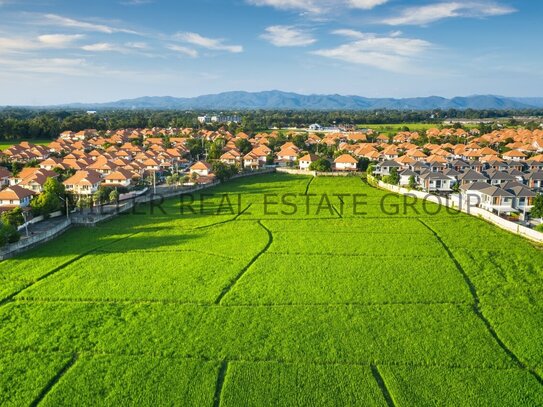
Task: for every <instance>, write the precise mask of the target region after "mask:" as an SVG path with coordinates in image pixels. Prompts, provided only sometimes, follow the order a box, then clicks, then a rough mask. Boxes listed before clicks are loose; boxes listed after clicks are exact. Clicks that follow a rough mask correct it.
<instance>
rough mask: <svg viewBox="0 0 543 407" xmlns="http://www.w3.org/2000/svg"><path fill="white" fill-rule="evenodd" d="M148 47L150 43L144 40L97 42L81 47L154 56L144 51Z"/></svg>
mask: <svg viewBox="0 0 543 407" xmlns="http://www.w3.org/2000/svg"><path fill="white" fill-rule="evenodd" d="M148 48H149V47H148V45H147V44H146V43H144V42H127V43H124V44H114V43H111V42H98V43H95V44H88V45H84V46H82V47H81V49H82V50H83V51H87V52H119V53H121V54H130V53H136V54H139V55H146V56H152V55H150V54H146V53H145V52H143V51H146V50H147V49H148Z"/></svg>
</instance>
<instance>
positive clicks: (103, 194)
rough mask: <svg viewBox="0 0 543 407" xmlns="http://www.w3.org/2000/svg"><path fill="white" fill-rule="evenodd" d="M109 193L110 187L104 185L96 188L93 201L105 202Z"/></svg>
mask: <svg viewBox="0 0 543 407" xmlns="http://www.w3.org/2000/svg"><path fill="white" fill-rule="evenodd" d="M110 193H111V188H106V187H100V188H98V191H96V192H95V193H94V195H93V199H94V202H96V203H97V204H99V205H100V204H102V203H103V202H106V201H107V200H108V198H109V194H110Z"/></svg>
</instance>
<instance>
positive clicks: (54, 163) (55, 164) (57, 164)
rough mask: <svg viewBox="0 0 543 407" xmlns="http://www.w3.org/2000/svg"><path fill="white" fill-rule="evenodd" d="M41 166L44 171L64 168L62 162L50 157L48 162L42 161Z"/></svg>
mask: <svg viewBox="0 0 543 407" xmlns="http://www.w3.org/2000/svg"><path fill="white" fill-rule="evenodd" d="M39 166H40V168H41V169H42V170H48V171H53V170H54V169H55V168H61V167H62V160H61V159H59V158H53V157H50V158H48V159H47V160H44V161H42V162H41V163H40V165H39Z"/></svg>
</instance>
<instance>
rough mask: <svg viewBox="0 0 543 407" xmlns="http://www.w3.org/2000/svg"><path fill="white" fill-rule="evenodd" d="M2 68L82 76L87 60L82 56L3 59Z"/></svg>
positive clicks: (0, 62)
mask: <svg viewBox="0 0 543 407" xmlns="http://www.w3.org/2000/svg"><path fill="white" fill-rule="evenodd" d="M0 68H4V69H8V70H13V71H16V72H32V73H39V74H45V73H48V74H58V75H70V76H81V75H85V74H86V68H87V61H86V60H85V59H82V58H29V59H24V60H17V59H16V60H10V59H2V60H0Z"/></svg>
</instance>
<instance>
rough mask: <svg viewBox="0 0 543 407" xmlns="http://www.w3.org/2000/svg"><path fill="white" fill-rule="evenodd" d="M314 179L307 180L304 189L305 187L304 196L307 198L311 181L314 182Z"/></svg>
mask: <svg viewBox="0 0 543 407" xmlns="http://www.w3.org/2000/svg"><path fill="white" fill-rule="evenodd" d="M315 178H316V177H311V179H310V180H309V182H308V183H307V185H306V187H305V194H304V195H305V196H307V194H309V187H310V186H311V184H312V183H313V181H314V180H315Z"/></svg>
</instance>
